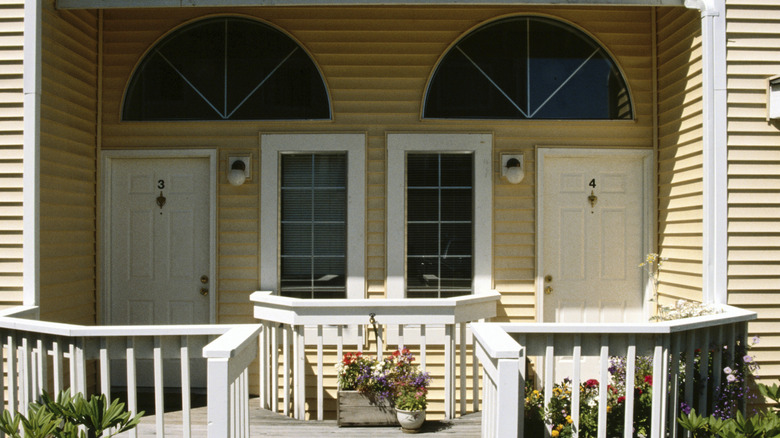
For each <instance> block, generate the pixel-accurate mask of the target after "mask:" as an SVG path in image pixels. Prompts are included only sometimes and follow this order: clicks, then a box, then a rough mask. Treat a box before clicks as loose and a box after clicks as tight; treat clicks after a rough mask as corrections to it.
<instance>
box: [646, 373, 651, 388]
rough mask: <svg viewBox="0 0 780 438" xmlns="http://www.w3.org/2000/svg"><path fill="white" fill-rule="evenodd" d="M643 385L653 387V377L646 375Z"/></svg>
mask: <svg viewBox="0 0 780 438" xmlns="http://www.w3.org/2000/svg"><path fill="white" fill-rule="evenodd" d="M645 383H647V384H648V385H650V386H653V376H652V375H650V374H648V375H646V376H645Z"/></svg>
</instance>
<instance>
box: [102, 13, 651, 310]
mask: <svg viewBox="0 0 780 438" xmlns="http://www.w3.org/2000/svg"><path fill="white" fill-rule="evenodd" d="M163 12H164V13H163ZM215 13H240V14H244V15H247V16H251V17H256V18H258V19H261V20H264V21H266V22H269V23H271V24H273V25H276V26H279V27H280V28H281V29H283V30H284V31H286V32H288V33H289V34H290V35H291V36H292V37H293V38H295V39H297V40H298V41H299V42H300V43H301V44H302V46H303V47H304V48H305V49H306V50H308V51H309V53H310V54H311V55H312V57H313V58H314V60H315V62H316V63H318V65H319V66H320V68H321V70H322V72H323V74H324V77H325V81H326V83H327V85H328V87H329V91H330V95H331V99H332V104H333V111H334V116H333V120H332V121H307V122H203V123H186V122H182V123H168V122H161V123H136V122H133V123H121V122H120V121H119V119H120V109H121V103H122V95H123V93H124V88H125V86H126V84H127V81H128V79H129V77H130V74H131V72H132V70H133V68H134V67H135V65H136V64H137V63H138V61H139V60H140V59H141V57H142V56H143V54H144V53H145V51H146V50H148V48H149V47H151V46H152V45H153V44H154V43H155V42H156V41H158V40H159V39H160V38H161V37H162V36H164V34H165V33H166V32H167V31H170V30H172V29H174V28H176V27H177V26H178V25H181V24H183V23H186V22H189V21H191V20H193V19H197V18H201V17H205V16H208V15H210V14H215ZM516 13H538V14H543V15H549V16H553V17H557V18H560V19H563V20H566V21H570V22H572V23H573V24H575V25H576V26H580V27H582V28H583V29H585V30H586V31H587V32H589V33H591V34H592V35H593V36H594V37H595V38H597V39H598V40H599V41H601V42H602V43H603V44H604V45H605V46H606V48H607V50H609V51H610V52H611V53H612V54H613V55H615V57H616V59H617V61H618V63H619V64H620V66H621V67H622V68H623V70H624V72H625V74H626V76H627V78H628V82H629V87H630V88H631V91H632V98H633V103H634V107H635V111H636V114H637V117H636V121H603V122H598V121H597V122H586V121H580V122H571V121H567V122H557V121H520V122H500V121H497V122H491V121H462V120H460V121H451V120H423V121H421V120H420V108H421V102H422V99H423V96H424V92H425V86H426V84H427V81H428V77H429V75H430V74H431V72H432V70H433V69H434V67H435V65H436V62H437V61H438V59H439V58H440V56H442V55H443V53H444V52H445V51H446V49H447V47H448V46H450V45H451V44H452V43H453V42H454V41H455V40H456V39H457V38H458V37H460V36H462V35H464V34H465V33H466V32H468V31H469V30H470V29H472V28H473V27H475V26H477V25H479V24H480V23H483V22H485V21H486V20H492V19H495V18H498V17H501V16H505V15H507V14H516ZM650 17H651V12H650V9H649V8H633V7H631V8H610V7H596V8H593V7H587V8H584V7H583V8H573V7H568V8H567V7H547V8H544V7H449V8H442V7H328V8H316V7H311V8H298V7H286V8H274V7H268V8H241V9H235V10H215V9H170V10H164V11H159V10H154V11H148V10H140V9H134V10H123V11H114V10H107V11H106V12H105V34H104V43H105V64H104V73H105V80H104V99H105V100H104V112H103V121H104V125H103V132H104V136H103V138H102V143H103V147H104V148H107V149H108V148H175V147H206V148H219V149H220V150H221V151H222V152H221V155H220V156H221V158H222V162H221V164H222V165H221V167H220V181H219V200H218V204H219V206H220V207H219V212H218V215H219V218H218V221H219V230H218V236H219V254H220V257H219V267H218V269H219V280H220V284H219V290H220V299H219V302H220V309H219V321H220V322H226V321H228V320H229V321H238V320H244V321H251V313H250V312H249V311H248V309H249V307H248V306H245V305H242V304H240V301H241V299H242V297H243V296H244V295H246V293H247V292H248V291H249V290H251V289H250V288H247V286H251V285H252V283H253V282H254V284H255V286H256V284H257V278H258V272H257V271H258V266H259V260H258V254H257V251H256V249H255V250H250V248H249V246H247V245H246V242H252V244H254V245H255V246H257V245H258V244H259V243H258V239H259V236H258V234H257V230H258V226H257V223H256V221H257V218H256V217H255V216H253V215H252V214H251V213H250V212H251V211H252V210H253V209H254V211H255V212H257V211H258V209H259V215H258V216H259V217H260V219H262V209H263V208H273V207H269V206H261V204H258V201H257V197H258V196H259V186H258V183H257V180H256V179H255V180H254V181H252V182H250V183H248V184H246V185H244V186H242V187H240V188H233V187H229V186H227V185H226V181H225V176H224V170H225V169H224V167H225V164H224V160H225V158H226V157H225V154H226V153H228V152H230V153H233V152H243V151H253V152H254V153H255V154H256V153H257V150H258V146H257V145H258V133H259V132H279V131H286V132H291V131H307V132H339V131H342V132H343V131H362V132H366V133H367V142H368V149H367V162H366V165H367V174H366V187H367V212H366V253H367V260H366V266H367V269H366V273H367V288H368V296H370V297H372V298H374V297H383V296H384V295H385V286H384V283H385V264H386V260H385V254H386V247H385V242H386V239H388V238H393V237H392V236H386V235H385V234H386V233H385V229H386V223H385V215H386V212H385V204H386V201H385V179H386V174H385V167H386V162H385V135H386V133H388V132H394V131H396V132H397V131H427V132H433V131H439V132H485V131H489V132H493V134H494V141H495V144H494V183H495V188H494V196H495V199H494V231H495V234H494V242H495V247H494V251H495V254H494V261H493V266H494V274H495V287H496V289H498V290H499V291H500V292H501V293H502V294H503V295H504V296H503V298H502V303H503V304H504V306H505V307H504V309H502V311H501V312H502V317H501V318H500V319H502V320H510V319H511V320H516V321H521V320H522V321H530V320H533V319H534V318H535V317H536V310H535V295H534V280H535V279H534V264H535V261H534V254H535V246H534V229H535V225H534V224H535V222H534V221H535V219H534V206H535V201H534V181H535V172H534V166H535V158H534V147H535V146H537V145H544V146H549V145H561V146H593V147H601V146H621V147H645V148H649V147H652V146H653V144H652V138H653V136H652V126H653V125H652V117H651V114H652V89H653V87H652V75H651V65H652V62H651V58H650V54H651V41H652V38H651V36H650V33H651V29H652V26H651V22H650ZM504 151H522V152H523V153H524V154H525V160H526V177H525V180H524V181H523V182H522V183H521V184H520V185H517V186H513V185H510V184H508V183H506V182H505V181H503V180H501V179H500V178H499V177H498V176H497V172H495V170H497V168H498V164H497V161H498V155H499V153H500V152H504ZM255 160H257V158H255ZM255 178H256V174H255ZM228 205H230V206H231V207H229V208H225V207H226V206H228ZM238 236H241V237H242V238H245V239H247V240H246V241H244V242H240V243H236V239H237V238H238ZM237 245H240V246H241V248H238V247H237ZM637 263H638V261H637ZM253 270H254V272H252V271H253ZM222 292H225V293H226V295H227V294H230V296H229V297H228V296H223V294H222ZM243 309H247V310H246V311H245V310H243Z"/></svg>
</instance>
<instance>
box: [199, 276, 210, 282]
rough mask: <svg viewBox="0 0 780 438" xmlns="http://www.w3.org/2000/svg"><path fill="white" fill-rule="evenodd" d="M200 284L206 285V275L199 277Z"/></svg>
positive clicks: (207, 280)
mask: <svg viewBox="0 0 780 438" xmlns="http://www.w3.org/2000/svg"><path fill="white" fill-rule="evenodd" d="M200 282H201V283H203V284H206V283H208V282H209V276H208V275H201V276H200Z"/></svg>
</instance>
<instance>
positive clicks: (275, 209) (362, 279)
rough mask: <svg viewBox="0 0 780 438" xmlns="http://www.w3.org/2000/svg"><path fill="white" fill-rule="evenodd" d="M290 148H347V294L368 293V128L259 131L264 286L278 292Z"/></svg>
mask: <svg viewBox="0 0 780 438" xmlns="http://www.w3.org/2000/svg"><path fill="white" fill-rule="evenodd" d="M285 152H290V153H306V152H308V153H317V152H346V153H347V221H348V224H347V298H365V294H366V249H365V248H366V135H365V133H337V134H326V133H298V134H283V133H278V134H260V157H261V159H260V161H261V164H260V166H261V169H260V178H261V179H260V185H261V188H260V206H261V207H260V208H261V211H260V289H261V290H270V291H273V292H274V293H277V294H278V292H279V155H280V154H282V153H285Z"/></svg>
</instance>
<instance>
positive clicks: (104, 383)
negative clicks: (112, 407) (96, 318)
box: [100, 337, 111, 403]
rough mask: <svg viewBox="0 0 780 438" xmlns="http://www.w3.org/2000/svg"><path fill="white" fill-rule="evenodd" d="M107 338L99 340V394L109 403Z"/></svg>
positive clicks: (109, 378) (109, 383) (109, 379)
mask: <svg viewBox="0 0 780 438" xmlns="http://www.w3.org/2000/svg"><path fill="white" fill-rule="evenodd" d="M108 343H109V338H107V337H104V338H100V392H101V393H102V394H104V395H105V396H106V401H107V402H108V403H110V402H111V360H110V359H109V357H108V348H109V344H108Z"/></svg>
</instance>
